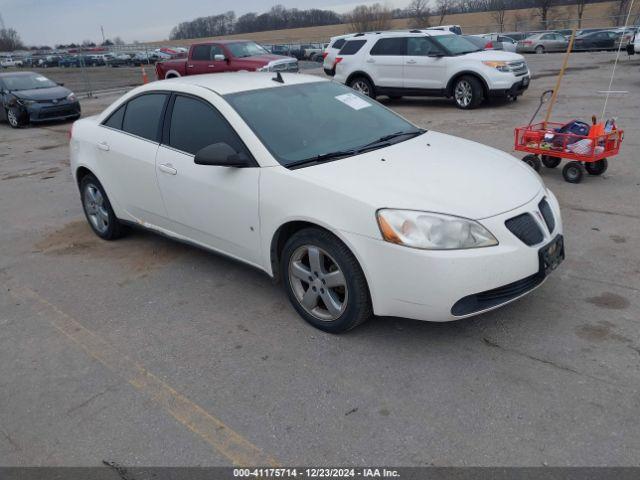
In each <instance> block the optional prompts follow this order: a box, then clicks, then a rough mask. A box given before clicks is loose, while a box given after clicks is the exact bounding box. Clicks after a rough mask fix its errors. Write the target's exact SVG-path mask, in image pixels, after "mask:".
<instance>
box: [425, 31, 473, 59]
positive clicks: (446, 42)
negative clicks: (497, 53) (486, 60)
mask: <svg viewBox="0 0 640 480" xmlns="http://www.w3.org/2000/svg"><path fill="white" fill-rule="evenodd" d="M431 39H432V40H434V41H435V42H436V43H437V44H439V45H441V46H442V47H444V48H445V50H447V51H448V52H449V53H451V55H464V54H465V53H472V52H479V51H481V50H482V49H481V48H478V47H477V46H475V45H474V44H473V43H471V42H470V41H469V40H467V39H466V38H464V37H461V36H460V35H437V36H436V35H434V36H432V37H431Z"/></svg>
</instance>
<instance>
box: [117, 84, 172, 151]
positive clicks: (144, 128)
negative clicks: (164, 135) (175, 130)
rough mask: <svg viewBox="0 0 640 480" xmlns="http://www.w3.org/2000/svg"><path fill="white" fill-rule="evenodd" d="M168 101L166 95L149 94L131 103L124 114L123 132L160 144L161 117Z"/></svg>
mask: <svg viewBox="0 0 640 480" xmlns="http://www.w3.org/2000/svg"><path fill="white" fill-rule="evenodd" d="M166 99H167V94H165V93H149V94H146V95H140V96H139V97H136V98H134V99H133V100H131V101H129V103H127V109H126V110H125V113H124V120H123V122H122V130H124V131H125V132H127V133H131V134H132V135H137V136H138V137H142V138H146V139H147V140H151V141H152V142H158V141H159V127H160V117H161V115H162V110H163V108H164V103H165V101H166Z"/></svg>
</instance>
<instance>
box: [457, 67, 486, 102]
mask: <svg viewBox="0 0 640 480" xmlns="http://www.w3.org/2000/svg"><path fill="white" fill-rule="evenodd" d="M453 98H454V100H455V101H456V105H457V106H458V108H461V109H463V110H471V109H472V108H476V107H477V106H478V105H480V103H482V100H483V99H484V91H483V89H482V84H481V83H480V80H478V79H477V78H475V77H472V76H469V75H465V76H463V77H460V78H459V79H458V80H456V83H455V85H454V86H453Z"/></svg>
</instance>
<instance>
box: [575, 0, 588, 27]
mask: <svg viewBox="0 0 640 480" xmlns="http://www.w3.org/2000/svg"><path fill="white" fill-rule="evenodd" d="M575 2H576V15H578V25H577V26H575V25H574V26H575V27H576V28H582V17H583V15H584V7H585V6H586V5H587V2H588V0H575Z"/></svg>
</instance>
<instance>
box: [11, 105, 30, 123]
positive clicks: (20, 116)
mask: <svg viewBox="0 0 640 480" xmlns="http://www.w3.org/2000/svg"><path fill="white" fill-rule="evenodd" d="M25 117H26V115H25V113H24V112H22V111H21V110H20V109H18V108H15V107H11V108H7V122H9V125H11V127H12V128H20V127H24V126H25V125H26V124H27V120H26V118H25Z"/></svg>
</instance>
